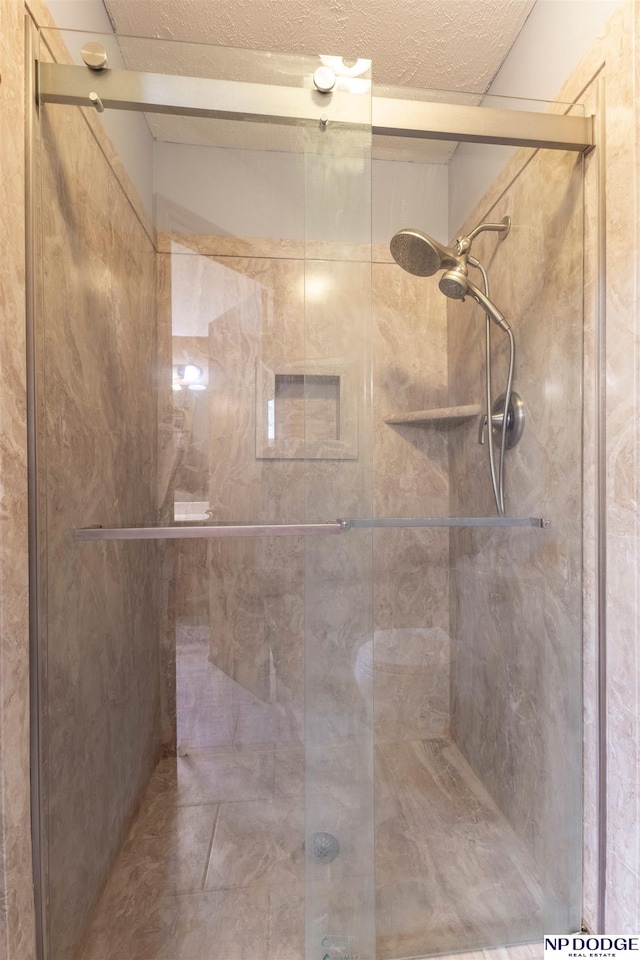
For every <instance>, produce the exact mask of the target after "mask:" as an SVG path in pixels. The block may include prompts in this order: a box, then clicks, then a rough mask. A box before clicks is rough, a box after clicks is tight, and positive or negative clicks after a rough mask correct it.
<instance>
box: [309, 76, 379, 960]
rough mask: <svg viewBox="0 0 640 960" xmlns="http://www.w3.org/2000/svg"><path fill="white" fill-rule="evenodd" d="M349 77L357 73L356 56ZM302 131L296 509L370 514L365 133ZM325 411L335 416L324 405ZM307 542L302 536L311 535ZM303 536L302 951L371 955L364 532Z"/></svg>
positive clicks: (369, 598)
mask: <svg viewBox="0 0 640 960" xmlns="http://www.w3.org/2000/svg"><path fill="white" fill-rule="evenodd" d="M361 67H362V70H361V72H360V74H359V76H358V87H357V89H359V90H361V89H362V85H363V82H366V83H367V86H366V87H365V90H366V92H365V93H360V94H358V93H354V96H360V97H363V96H366V97H367V109H366V113H367V114H370V99H369V89H368V81H369V76H370V74H369V71H368V69H366V68H367V67H368V64H366V63H363V64H361ZM331 115H332V111H331V103H330V101H329V102H328V104H327V118H328V122H327V124H326V126H322V125H320V126H319V127H317V128H316V129H309V130H308V131H307V133H306V152H305V254H306V260H305V343H304V351H305V353H304V357H305V397H306V406H305V413H306V418H305V437H306V441H307V444H308V445H309V449H310V453H311V457H310V458H309V459H307V460H305V465H304V466H305V469H304V479H305V517H306V519H307V520H315V519H317V518H318V517H325V516H331V517H332V516H354V517H357V516H367V515H371V513H372V511H373V487H372V483H373V474H372V466H373V464H372V452H373V451H372V406H371V404H372V398H371V130H370V127H362V128H355V129H352V130H344V129H342V130H341V129H340V126H339V125H334V124H332V121H331ZM325 369H326V373H327V374H330V375H331V374H332V375H335V376H337V378H338V380H339V398H338V402H339V408H340V418H339V419H340V425H339V431H338V433H339V437H340V443H341V444H342V447H343V449H342V450H340V449H339V448H338V449H336V448H335V446H334V445H328V444H326V445H324V450H323V451H321V452H320V456H316V458H315V459H314V458H313V457H314V453H317V451H316V450H315V448H314V438H315V437H316V436H317V434H318V427H317V425H316V423H315V422H314V411H313V406H312V404H311V402H310V401H311V398H312V397H313V396H314V391H315V387H314V378H315V375H316V371H320V370H325ZM324 417H325V419H326V420H328V419H329V417H331V419H332V420H333V415H332V414H329V412H328V411H325V412H324ZM311 539H313V543H312V542H311ZM331 540H332V541H333V542H332V543H329V540H328V539H327V538H321V537H318V538H306V539H305V756H306V773H305V800H306V804H305V805H306V829H305V878H306V883H305V897H306V938H305V943H306V947H305V952H304V956H305V957H307V958H308V960H342V958H346V957H358V956H359V957H373V956H375V949H376V948H375V892H374V820H373V683H372V677H371V675H368V676H367V675H366V674H364V675H363V676H359V674H358V670H357V664H358V662H359V657H360V658H361V657H362V656H363V653H362V652H363V651H367V650H370V648H371V640H372V627H373V595H372V559H373V558H372V546H373V538H372V534H371V532H370V531H367V530H354V531H351V532H349V534H348V536H345V537H341V538H337V539H336V538H331Z"/></svg>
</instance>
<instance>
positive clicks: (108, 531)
mask: <svg viewBox="0 0 640 960" xmlns="http://www.w3.org/2000/svg"><path fill="white" fill-rule="evenodd" d="M550 525H551V523H550V521H549V520H543V519H542V518H541V517H354V518H352V519H346V518H340V519H338V520H331V521H329V522H326V523H222V524H220V523H215V522H211V523H167V524H165V525H162V526H151V525H149V526H141V527H83V528H82V529H80V530H74V531H73V539H74V540H210V539H213V538H214V537H215V538H218V537H305V536H306V537H309V536H316V537H317V536H329V535H336V534H341V533H348V532H349V531H350V530H371V529H373V528H380V527H422V528H426V527H538V528H546V527H549V526H550Z"/></svg>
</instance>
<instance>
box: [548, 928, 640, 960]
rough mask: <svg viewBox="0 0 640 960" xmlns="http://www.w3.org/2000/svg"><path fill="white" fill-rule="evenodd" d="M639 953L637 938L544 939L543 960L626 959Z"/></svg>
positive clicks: (573, 937)
mask: <svg viewBox="0 0 640 960" xmlns="http://www.w3.org/2000/svg"><path fill="white" fill-rule="evenodd" d="M638 952H640V936H639V937H614V936H602V937H600V936H591V935H589V934H581V935H580V936H572V937H545V938H544V960H551V957H553V958H554V960H568V958H569V957H571V958H572V960H573V958H574V957H576V958H577V957H628V956H629V955H630V954H631V955H633V954H634V953H638Z"/></svg>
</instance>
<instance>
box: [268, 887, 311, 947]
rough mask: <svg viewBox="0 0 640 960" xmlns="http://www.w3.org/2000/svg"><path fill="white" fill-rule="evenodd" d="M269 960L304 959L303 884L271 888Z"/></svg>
mask: <svg viewBox="0 0 640 960" xmlns="http://www.w3.org/2000/svg"><path fill="white" fill-rule="evenodd" d="M269 908H270V909H269V960H305V956H304V885H303V884H302V883H300V882H297V883H288V884H277V885H273V884H272V885H271V886H270V887H269Z"/></svg>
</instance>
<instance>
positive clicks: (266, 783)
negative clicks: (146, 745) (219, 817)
mask: <svg viewBox="0 0 640 960" xmlns="http://www.w3.org/2000/svg"><path fill="white" fill-rule="evenodd" d="M274 777H275V754H274V751H273V749H271V750H267V751H262V750H257V751H248V750H247V751H243V752H241V753H234V754H203V755H201V756H195V757H189V756H187V757H179V758H178V761H177V783H176V798H177V802H178V803H180V804H192V803H228V802H230V801H232V800H262V799H267V798H269V797H272V796H273V788H274Z"/></svg>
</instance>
